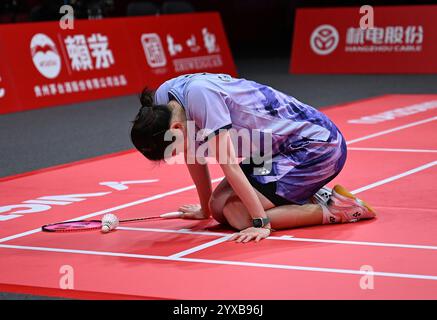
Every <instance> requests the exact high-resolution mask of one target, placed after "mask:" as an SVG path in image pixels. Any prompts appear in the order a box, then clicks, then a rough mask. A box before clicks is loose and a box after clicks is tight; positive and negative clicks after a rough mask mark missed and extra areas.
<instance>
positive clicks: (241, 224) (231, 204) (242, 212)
mask: <svg viewBox="0 0 437 320" xmlns="http://www.w3.org/2000/svg"><path fill="white" fill-rule="evenodd" d="M223 215H224V217H225V218H226V221H227V223H228V224H229V225H230V226H231V227H233V228H235V229H237V230H244V229H247V228H249V227H251V226H252V225H251V219H250V216H249V213H248V212H247V210H246V208H245V207H244V205H243V204H242V203H241V200H240V199H239V198H238V197H237V196H231V197H229V198H228V200H227V201H226V204H225V206H224V207H223Z"/></svg>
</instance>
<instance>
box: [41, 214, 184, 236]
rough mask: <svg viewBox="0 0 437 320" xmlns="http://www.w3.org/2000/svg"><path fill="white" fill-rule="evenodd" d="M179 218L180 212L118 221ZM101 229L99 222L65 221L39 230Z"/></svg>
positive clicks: (47, 225) (100, 222)
mask: <svg viewBox="0 0 437 320" xmlns="http://www.w3.org/2000/svg"><path fill="white" fill-rule="evenodd" d="M181 216H182V212H170V213H164V214H161V215H160V216H153V217H142V218H133V219H124V220H120V221H119V223H129V222H137V221H148V220H164V219H175V218H180V217H181ZM101 229H102V221H101V220H76V221H65V222H58V223H52V224H46V225H44V226H42V227H41V230H42V231H44V232H73V231H75V232H76V231H91V230H101Z"/></svg>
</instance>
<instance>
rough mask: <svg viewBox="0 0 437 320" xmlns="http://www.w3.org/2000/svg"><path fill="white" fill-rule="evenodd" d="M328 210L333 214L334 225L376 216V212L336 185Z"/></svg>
mask: <svg viewBox="0 0 437 320" xmlns="http://www.w3.org/2000/svg"><path fill="white" fill-rule="evenodd" d="M327 209H328V210H329V212H330V213H331V221H332V220H335V222H334V221H332V222H334V223H347V222H357V221H359V220H362V219H373V218H375V216H376V213H375V210H373V209H372V208H371V207H370V206H369V205H368V204H367V203H365V202H364V201H363V200H361V199H358V198H357V197H355V196H354V195H353V194H352V193H350V192H349V191H347V190H346V188H344V187H343V186H341V185H336V186H335V187H334V189H333V190H332V194H331V196H330V198H329V200H328V203H327ZM332 218H334V219H332Z"/></svg>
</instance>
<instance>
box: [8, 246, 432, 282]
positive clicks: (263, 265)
mask: <svg viewBox="0 0 437 320" xmlns="http://www.w3.org/2000/svg"><path fill="white" fill-rule="evenodd" d="M0 248H8V249H17V250H30V251H47V252H59V253H76V254H87V255H95V256H111V257H123V258H137V259H149V260H165V261H178V262H191V263H204V264H216V265H231V266H243V267H258V268H269V269H283V270H299V271H313V272H326V273H341V274H354V275H367V276H369V275H373V276H380V277H391V278H406V279H421V280H434V281H436V280H437V276H434V275H425V274H409V273H396V272H379V271H373V272H369V271H365V270H362V271H361V270H354V269H338V268H321V267H305V266H293V265H284V264H272V263H255V262H242V261H230V260H212V259H198V258H183V257H182V258H174V257H166V256H153V255H142V254H131V253H121V252H107V251H90V250H77V249H57V248H46V247H30V246H15V245H7V244H0Z"/></svg>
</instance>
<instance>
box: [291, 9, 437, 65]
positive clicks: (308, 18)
mask: <svg viewBox="0 0 437 320" xmlns="http://www.w3.org/2000/svg"><path fill="white" fill-rule="evenodd" d="M374 14H375V26H374V27H373V28H360V27H359V22H360V18H361V16H360V12H359V8H335V9H334V8H333V9H299V10H298V11H297V15H296V22H295V30H294V41H293V50H292V57H291V65H290V72H294V73H412V72H415V73H435V72H437V60H436V59H435V58H434V57H436V56H437V29H436V28H435V25H434V24H435V21H434V20H435V16H436V15H437V6H410V7H375V10H374Z"/></svg>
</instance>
